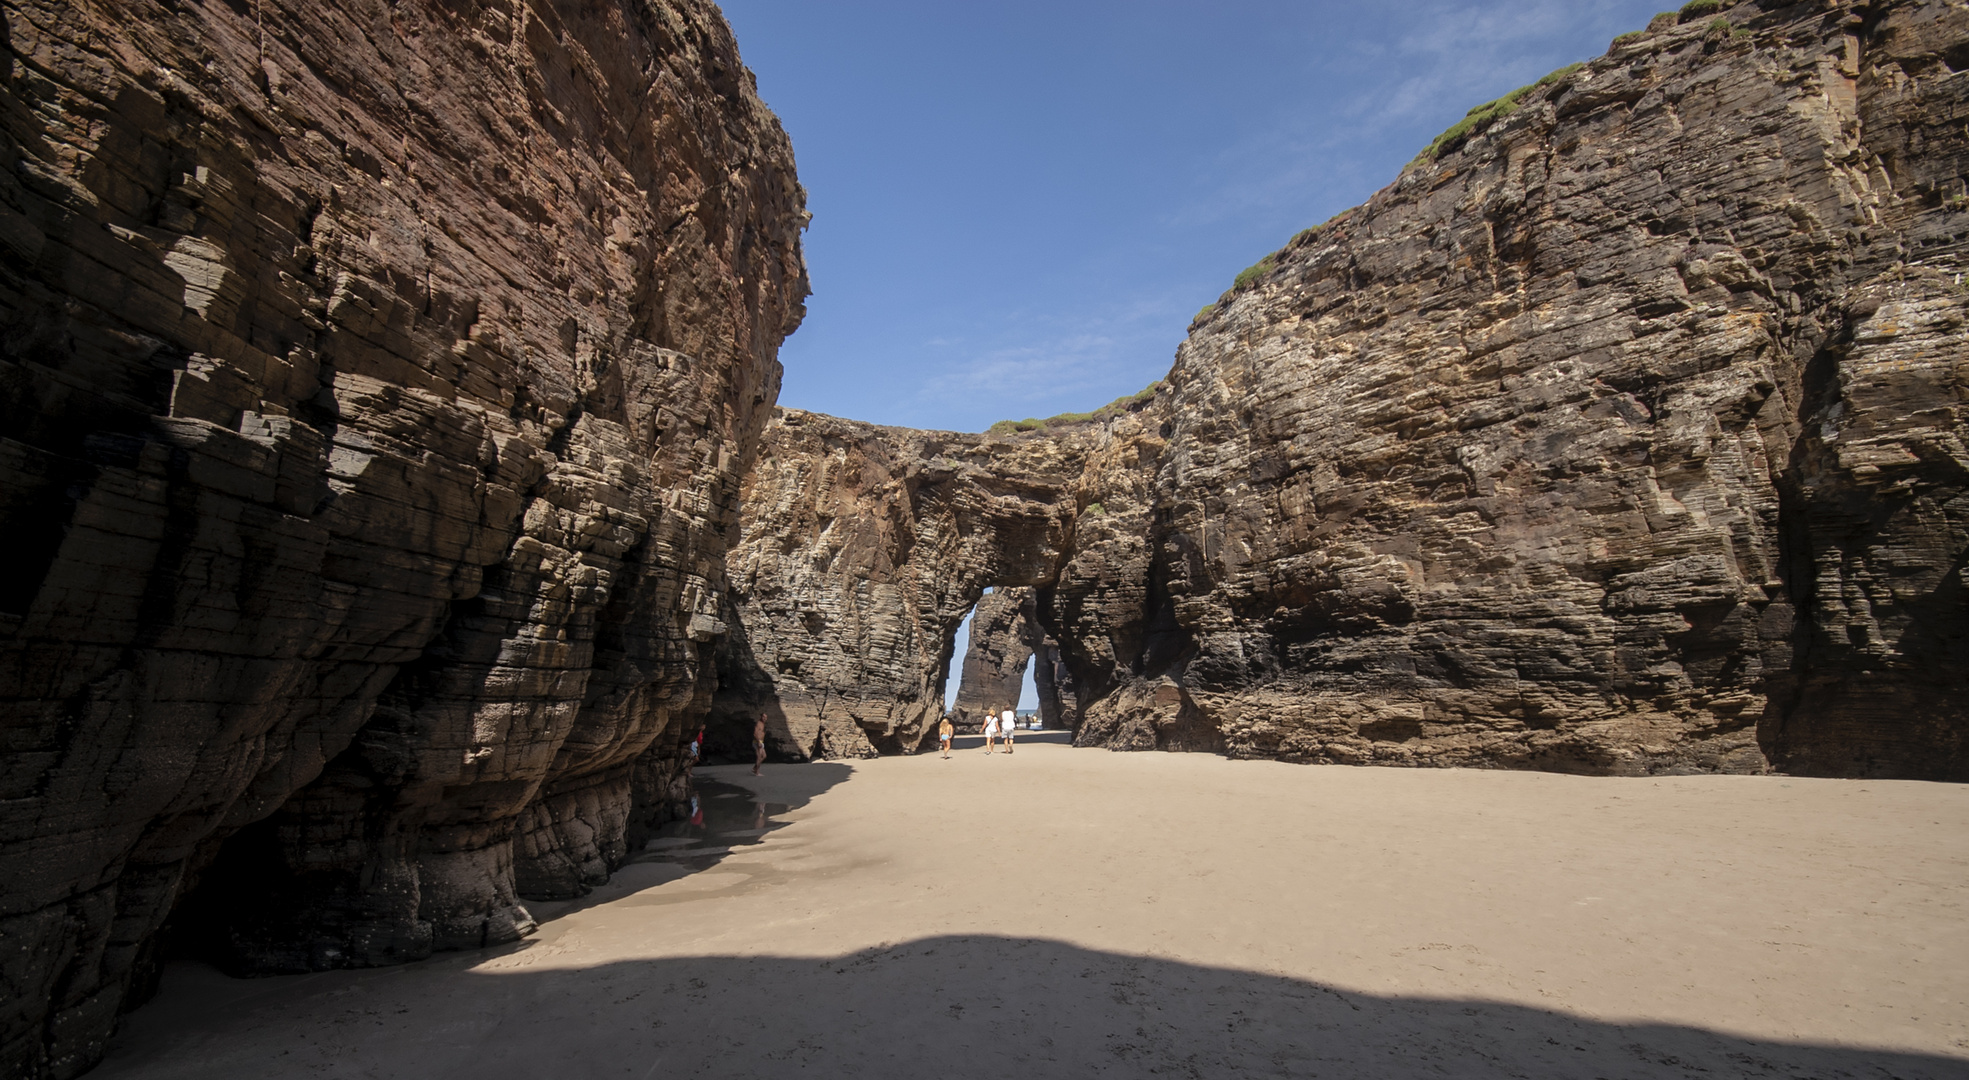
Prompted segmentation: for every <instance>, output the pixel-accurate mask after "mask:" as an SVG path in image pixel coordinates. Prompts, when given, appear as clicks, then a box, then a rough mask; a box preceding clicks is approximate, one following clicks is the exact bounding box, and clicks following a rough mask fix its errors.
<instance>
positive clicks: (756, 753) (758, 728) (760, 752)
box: [752, 713, 766, 776]
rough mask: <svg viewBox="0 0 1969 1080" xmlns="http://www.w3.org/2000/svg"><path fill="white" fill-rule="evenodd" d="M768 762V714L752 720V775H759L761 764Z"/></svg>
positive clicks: (761, 714)
mask: <svg viewBox="0 0 1969 1080" xmlns="http://www.w3.org/2000/svg"><path fill="white" fill-rule="evenodd" d="M765 763H766V714H765V713H760V714H759V719H757V720H754V721H753V722H752V775H754V776H757V775H759V766H761V765H764V764H765Z"/></svg>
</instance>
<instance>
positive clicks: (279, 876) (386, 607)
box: [0, 0, 806, 1076]
mask: <svg viewBox="0 0 1969 1080" xmlns="http://www.w3.org/2000/svg"><path fill="white" fill-rule="evenodd" d="M6 18H7V34H8V36H7V39H6V42H5V48H6V50H7V55H6V59H7V61H8V75H7V83H6V88H5V92H4V94H0V115H3V116H4V146H3V147H0V149H3V150H4V154H5V158H6V165H7V168H6V169H4V170H0V385H4V388H5V389H4V398H0V402H4V405H3V406H0V407H4V410H5V411H4V414H0V416H4V419H0V535H4V536H5V538H6V541H5V542H6V544H7V546H8V560H7V562H8V573H7V575H6V580H5V584H4V586H0V658H3V660H0V700H4V702H5V704H4V706H0V707H4V709H5V713H6V716H5V721H4V722H5V725H6V728H7V731H8V733H9V735H8V738H9V744H8V747H7V751H8V756H7V759H6V762H7V771H6V773H5V780H4V785H5V786H4V794H0V861H4V863H5V865H6V866H7V867H8V874H7V875H6V879H5V881H4V883H3V884H0V935H4V937H5V939H6V941H7V943H8V948H7V950H6V955H5V956H4V957H0V1002H4V1004H0V1063H4V1069H5V1071H6V1072H7V1074H8V1075H10V1076H38V1075H54V1076H68V1075H73V1074H75V1073H76V1072H79V1071H80V1070H82V1069H84V1068H86V1067H87V1065H88V1064H89V1063H91V1062H92V1061H93V1060H94V1059H95V1057H96V1056H97V1055H98V1054H99V1053H100V1048H101V1043H102V1040H103V1038H104V1037H106V1035H107V1034H108V1032H109V1030H110V1027H111V1025H112V1022H113V1019H114V1016H115V1014H116V1012H117V1010H118V1009H119V1008H120V1007H121V1006H122V1005H123V1004H124V1001H125V998H126V993H127V992H128V991H129V990H130V987H131V984H132V980H133V978H136V977H137V976H138V974H139V973H140V972H141V970H142V969H143V968H144V966H145V964H144V957H145V955H146V951H147V950H148V949H149V948H150V947H151V945H152V943H153V941H154V939H155V937H156V931H157V929H158V927H159V926H160V924H161V923H162V922H163V920H164V919H165V918H166V916H167V913H169V912H170V911H171V910H172V907H173V905H174V903H175V902H176V900H177V899H178V897H179V896H180V894H181V893H182V892H183V891H184V890H185V889H186V888H187V886H188V884H189V882H190V881H191V880H192V879H194V878H196V877H197V876H199V874H200V872H201V870H205V871H207V873H206V877H207V878H208V879H210V880H212V881H215V882H222V883H224V884H225V885H227V886H228V888H226V889H220V890H213V891H215V892H217V893H220V894H223V899H224V901H225V902H223V903H221V902H218V901H217V900H215V901H214V903H212V904H210V905H207V906H205V907H204V908H203V909H202V910H201V911H199V912H198V915H199V918H200V920H201V921H202V922H203V923H204V924H205V925H206V926H207V928H208V929H211V930H212V931H213V932H214V933H215V934H216V935H218V936H219V937H220V938H221V939H222V940H223V941H225V942H226V943H227V944H228V946H229V948H230V949H231V950H232V952H233V954H234V957H235V959H236V961H237V962H238V963H240V964H242V965H243V966H247V967H252V968H255V969H259V970H267V969H273V970H296V969H303V970H304V969H308V968H320V967H332V966H338V965H349V964H375V963H386V962H391V961H396V960H403V959H409V958H413V957H417V956H421V955H426V954H428V953H429V952H430V951H431V950H432V949H437V948H450V947H458V946H465V945H473V946H475V945H478V944H481V943H483V942H490V941H499V940H504V939H508V938H510V937H512V936H515V935H517V934H520V933H523V932H525V930H526V929H527V928H528V926H529V925H530V920H529V919H528V918H527V916H526V914H525V911H524V908H523V907H522V906H521V904H520V902H519V897H520V895H522V894H528V895H544V896H558V895H568V894H571V893H573V892H578V891H580V890H581V889H583V888H585V887H586V885H587V884H589V883H592V882H594V881H596V880H599V879H600V878H601V877H603V876H605V875H606V873H607V872H608V870H609V868H610V867H611V866H612V864H613V860H615V859H617V858H619V857H620V855H621V853H622V850H623V845H624V844H625V842H626V841H625V835H626V834H632V833H633V830H634V829H635V827H636V825H637V823H638V822H639V821H647V820H648V819H649V818H651V817H652V816H654V815H660V814H661V813H662V803H663V802H664V801H665V800H667V799H671V798H675V797H677V796H679V795H681V791H680V790H679V789H678V781H679V777H678V773H677V769H676V766H675V763H674V759H675V744H676V742H677V740H678V739H680V738H681V732H682V729H683V727H684V726H685V722H684V720H683V715H684V714H685V713H687V712H689V710H691V709H692V708H693V707H694V703H695V707H696V708H698V709H700V710H701V709H703V708H705V707H707V706H708V702H709V690H708V687H706V686H705V685H704V679H705V678H706V676H708V675H709V645H710V643H711V642H712V641H713V640H715V638H716V636H717V630H718V626H719V621H718V619H717V618H716V615H717V612H718V610H719V607H720V605H721V604H722V602H723V581H724V574H723V558H724V553H725V548H726V545H727V536H728V535H729V532H730V527H731V526H732V525H733V524H734V514H735V505H734V500H735V497H736V495H737V491H738V482H739V478H740V476H741V474H742V472H743V471H744V468H745V466H746V464H747V462H748V460H749V458H750V456H751V454H752V452H753V449H754V445H755V442H756V437H757V433H758V431H759V428H760V427H761V425H762V424H763V423H764V420H765V417H766V411H767V410H768V409H769V408H770V406H771V403H772V401H773V398H774V397H775V395H776V393H777V387H778V374H779V368H778V363H777V360H776V359H775V354H776V350H777V347H778V344H779V342H780V340H781V339H782V338H783V337H784V335H785V334H786V333H788V332H790V331H791V329H792V328H793V327H794V326H795V325H797V323H798V320H799V318H800V315H801V312H802V308H801V303H802V300H803V298H804V296H805V294H806V281H805V271H804V266H803V263H802V260H801V255H800V249H799V231H800V229H801V227H802V226H803V223H804V221H805V212H804V210H803V208H802V201H803V197H804V196H803V192H802V191H801V190H800V188H799V186H798V184H797V182H796V180H795V177H794V173H793V161H792V154H791V150H790V148H789V146H788V143H787V140H786V138H785V135H784V133H783V132H782V131H781V130H780V128H779V125H778V123H777V122H776V121H775V120H774V119H773V117H772V116H771V114H770V113H769V112H768V111H767V110H766V109H765V108H764V106H763V105H761V104H760V102H759V101H758V99H757V97H756V95H755V93H754V90H753V88H752V83H751V78H750V76H749V74H748V73H747V72H746V71H745V70H744V68H743V67H742V66H741V64H740V62H739V58H738V54H737V50H736V47H735V46H734V44H733V42H732V39H731V35H730V31H729V30H728V28H727V27H726V26H725V24H724V22H723V20H722V18H721V17H720V15H719V14H718V12H717V11H716V9H715V8H714V7H713V6H712V5H711V4H709V3H700V2H696V0H657V2H653V3H602V4H598V5H587V6H570V5H547V6H545V7H542V6H539V5H534V6H509V5H504V4H497V3H494V4H489V5H466V6H463V7H460V6H457V5H444V4H430V3H419V2H416V0H410V2H405V3H394V4H387V5H385V4H370V3H364V2H330V3H325V4H294V3H283V2H280V0H269V2H267V3H257V4H253V5H238V6H227V5H223V4H216V5H190V6H178V7H171V6H159V5H155V4H148V3H143V2H136V0H131V2H124V0H79V2H77V0H61V2H58V3H37V2H35V0H9V3H8V4H7V7H6ZM638 795H640V801H638V798H637V796H638ZM228 838H230V840H228ZM222 842H223V844H222ZM208 868H209V869H208Z"/></svg>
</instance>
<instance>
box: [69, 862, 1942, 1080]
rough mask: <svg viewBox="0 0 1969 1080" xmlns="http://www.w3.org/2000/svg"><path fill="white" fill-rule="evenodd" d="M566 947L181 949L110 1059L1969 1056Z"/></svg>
mask: <svg viewBox="0 0 1969 1080" xmlns="http://www.w3.org/2000/svg"><path fill="white" fill-rule="evenodd" d="M629 902H630V903H634V902H635V901H634V899H631V900H630V901H629ZM1035 918H1038V916H1035ZM584 932H587V931H586V928H584ZM556 951H557V950H556V949H554V947H553V944H552V943H551V942H545V943H535V944H531V945H529V944H521V945H517V946H509V947H506V948H504V949H493V950H485V951H483V952H481V953H479V954H477V955H476V956H466V957H456V958H452V959H448V960H432V961H426V962H423V963H420V964H416V965H411V966H409V967H406V968H398V969H394V970H393V971H391V972H334V973H330V974H327V975H323V976H316V977H313V979H312V980H311V979H309V977H305V976H302V977H288V978H283V979H280V980H267V981H264V982H263V983H261V984H259V985H258V986H256V988H255V992H251V993H242V992H241V991H240V990H239V989H238V987H239V984H237V983H232V982H230V981H229V980H224V979H222V978H216V977H215V974H214V973H212V972H210V971H209V969H201V968H196V967H187V966H180V967H177V968H174V969H173V970H172V971H171V972H170V973H169V974H168V975H167V978H166V980H165V986H164V991H163V993H162V994H160V995H159V998H158V999H157V1001H156V1002H155V1003H154V1004H152V1005H150V1006H148V1007H146V1008H145V1009H143V1010H141V1011H139V1012H137V1013H135V1014H133V1015H132V1016H130V1017H129V1018H128V1021H127V1023H126V1025H125V1029H124V1030H123V1031H122V1032H121V1033H119V1034H118V1036H117V1037H116V1040H115V1041H114V1043H113V1044H112V1047H111V1050H110V1054H109V1057H108V1059H107V1060H106V1061H105V1063H104V1065H103V1067H102V1069H101V1070H100V1071H99V1072H98V1073H97V1074H96V1075H97V1076H99V1077H104V1078H111V1077H134V1076H142V1077H149V1078H154V1080H170V1078H178V1077H184V1078H190V1077H197V1078H200V1080H224V1078H229V1077H253V1078H256V1080H257V1078H263V1077H285V1076H301V1075H332V1076H378V1077H387V1076H406V1077H409V1076H414V1077H420V1078H427V1077H428V1078H436V1077H469V1078H471V1080H505V1078H522V1077H525V1078H533V1077H550V1076H626V1077H654V1076H694V1077H757V1076H783V1075H790V1074H792V1073H796V1072H797V1073H799V1074H801V1075H807V1076H826V1077H833V1076H838V1077H897V1078H903V1077H907V1078H911V1080H914V1078H917V1077H923V1076H942V1077H991V1078H994V1080H996V1078H1000V1077H1006V1076H1074V1077H1080V1076H1090V1075H1097V1074H1100V1075H1114V1076H1146V1075H1165V1076H1181V1077H1213V1078H1214V1077H1245V1076H1292V1077H1375V1078H1407V1077H1418V1078H1419V1077H1442V1076H1456V1077H1478V1078H1489V1077H1498V1078H1503V1077H1554V1078H1559V1077H1564V1078H1568V1080H1570V1078H1576V1077H1607V1078H1621V1080H1667V1078H1678V1080H1679V1078H1693V1077H1698V1076H1701V1077H1719V1076H1728V1077H1786V1078H1826V1080H1832V1078H1854V1080H1859V1078H1879V1080H1886V1078H1889V1077H1895V1078H1901V1080H1940V1078H1963V1077H1969V1058H1964V1057H1944V1056H1937V1055H1932V1054H1923V1053H1908V1052H1899V1051H1892V1050H1878V1049H1867V1048H1864V1047H1853V1046H1834V1045H1825V1044H1814V1043H1805V1042H1790V1041H1784V1040H1775V1039H1760V1038H1748V1037H1743V1036H1738V1035H1731V1034H1725V1033H1722V1032H1718V1031H1713V1030H1709V1029H1705V1028H1701V1027H1696V1026H1685V1025H1678V1024H1665V1023H1632V1024H1624V1023H1611V1022H1606V1021H1600V1020H1593V1019H1587V1018H1584V1017H1580V1016H1576V1015H1572V1014H1569V1013H1564V1012H1558V1011H1554V1010H1549V1009H1541V1008H1532V1007H1528V1006H1524V1005H1518V1004H1508V1003H1502V1002H1495V1001H1485V1000H1475V999H1456V998H1437V997H1421V996H1415V997H1410V996H1388V995H1378V994H1369V993H1359V992H1355V991H1353V990H1349V989H1346V988H1344V987H1338V986H1332V985H1328V984H1324V983H1320V982H1315V981H1309V980H1304V979H1296V978H1288V977H1283V976H1277V975H1268V974H1263V973H1259V972H1252V971H1246V970H1240V969H1234V968H1225V967H1212V966H1207V965H1201V964H1192V963H1185V962H1181V961H1177V960H1172V959H1164V958H1158V957H1150V956H1136V955H1128V954H1123V953H1115V952H1106V951H1101V950H1096V949H1087V948H1082V947H1079V946H1076V945H1072V944H1068V943H1065V942H1061V941H1055V940H1048V939H1046V938H1042V937H1037V936H1034V937H999V936H990V935H944V936H936V937H923V938H917V939H914V940H908V941H903V942H901V943H899V944H895V945H884V946H880V947H876V948H872V949H862V950H859V951H855V952H850V953H845V954H839V955H818V956H809V957H786V956H734V955H713V956H697V957H681V958H673V959H649V960H624V961H618V962H614V963H607V964H600V965H595V966H587V967H559V968H556V967H555V966H554V964H553V960H554V955H553V954H554V953H555V952H556ZM530 952H531V953H533V954H534V955H533V956H531V957H530V956H529V953H530ZM529 961H534V963H537V966H531V965H530V963H529Z"/></svg>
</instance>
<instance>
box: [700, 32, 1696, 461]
mask: <svg viewBox="0 0 1969 1080" xmlns="http://www.w3.org/2000/svg"><path fill="white" fill-rule="evenodd" d="M1663 4H1664V0H1646V2H1642V3H1636V2H1632V0H1515V2H1493V3H1477V2H1455V0H1382V2H1378V3H1360V2H1358V0H1350V2H1346V3H1325V2H1311V3H1289V2H1271V3H1257V2H1245V0H1213V2H1210V3H1185V2H1175V0H1128V2H1096V0H1084V2H1083V0H1047V2H1040V3H1029V2H1025V0H973V2H970V3H962V4H959V3H940V2H935V0H727V2H725V3H724V5H723V7H724V11H725V14H726V16H727V17H728V18H729V19H730V20H731V22H732V25H733V27H734V28H735V30H736V31H737V34H738V42H739V50H740V52H741V54H742V55H743V56H744V58H745V62H746V64H747V65H748V66H750V67H751V68H752V70H753V71H754V72H755V73H756V74H757V75H758V79H759V92H760V95H761V96H762V97H764V98H765V100H766V102H767V104H769V105H771V106H772V108H773V110H774V111H775V112H777V113H778V114H779V116H780V119H781V120H782V121H783V122H784V123H785V125H786V129H787V131H788V132H789V133H790V134H791V135H792V138H793V148H794V153H795V155H796V156H797V158H798V162H799V170H800V178H801V181H802V182H803V183H804V184H805V185H806V187H807V191H808V195H809V198H808V208H809V209H811V210H812V211H813V214H814V220H813V225H812V227H811V228H810V229H809V230H808V233H807V237H806V250H807V261H808V266H809V268H810V271H811V273H812V277H813V284H814V295H813V297H812V298H811V299H810V300H809V301H808V315H807V320H806V324H805V325H804V326H803V327H802V328H801V329H800V331H799V332H798V333H796V334H794V335H793V337H792V338H790V339H788V341H787V343H786V345H785V347H784V348H783V349H782V350H781V352H780V359H781V360H782V361H783V362H784V364H785V366H786V380H785V384H784V388H783V390H782V392H781V394H780V403H781V404H784V405H791V406H796V407H799V408H803V409H815V410H819V411H822V412H828V413H834V414H836V415H839V416H846V417H852V418H854V419H858V420H871V421H875V422H878V423H885V424H902V425H907V426H910V427H920V428H949V429H955V430H960V431H978V430H982V429H983V428H984V427H985V426H986V425H988V424H990V423H991V422H992V421H994V420H1000V419H1008V418H1013V419H1016V418H1019V417H1025V416H1048V415H1051V414H1053V413H1059V412H1068V411H1083V410H1087V409H1092V408H1095V407H1097V406H1100V405H1102V404H1105V403H1106V402H1108V401H1110V400H1113V399H1114V398H1116V397H1119V396H1120V395H1122V394H1127V393H1133V392H1134V391H1136V390H1139V389H1141V388H1142V387H1143V386H1146V385H1147V384H1148V383H1150V382H1152V381H1154V380H1155V379H1157V378H1160V377H1161V376H1162V375H1163V374H1164V373H1165V372H1167V371H1168V370H1169V365H1170V361H1171V359H1172V358H1173V355H1174V353H1175V349H1176V346H1177V344H1178V343H1179V342H1181V341H1182V339H1183V335H1184V333H1185V331H1186V330H1187V328H1188V326H1189V320H1190V317H1191V316H1192V315H1194V314H1195V313H1196V310H1197V309H1198V308H1200V307H1202V306H1203V305H1204V304H1206V303H1208V302H1210V301H1211V300H1214V299H1215V298H1216V297H1217V295H1218V294H1219V293H1220V292H1222V291H1223V290H1224V289H1225V288H1226V287H1227V286H1228V285H1229V284H1230V281H1231V278H1232V277H1233V276H1234V275H1236V273H1237V272H1238V271H1239V270H1241V269H1243V268H1244V267H1245V266H1248V265H1250V264H1251V263H1253V262H1256V261H1257V260H1258V259H1259V258H1260V257H1261V256H1263V255H1264V254H1265V253H1266V252H1268V251H1271V250H1273V249H1274V248H1276V247H1278V246H1279V245H1280V244H1282V243H1284V242H1285V240H1286V239H1287V238H1289V237H1290V236H1291V235H1292V234H1293V233H1295V232H1297V231H1299V230H1300V229H1303V228H1305V227H1306V226H1308V225H1314V224H1318V223H1319V222H1321V221H1324V220H1326V219H1327V218H1329V217H1331V216H1333V215H1334V214H1336V213H1338V212H1340V211H1341V210H1344V209H1346V208H1347V207H1349V206H1353V205H1356V204H1357V203H1360V202H1362V201H1363V200H1365V199H1366V198H1367V197H1368V196H1369V195H1370V194H1372V193H1373V192H1374V191H1375V190H1376V189H1378V188H1380V187H1382V186H1383V185H1385V184H1387V183H1388V182H1389V181H1391V180H1393V179H1394V178H1395V176H1396V175H1397V174H1398V173H1399V172H1400V171H1401V167H1402V165H1403V164H1404V163H1406V162H1407V161H1408V160H1409V159H1410V158H1412V157H1414V156H1415V153H1416V151H1418V150H1420V149H1421V148H1422V147H1423V146H1424V145H1426V144H1427V143H1428V141H1429V140H1430V139H1431V138H1433V137H1434V136H1435V135H1436V134H1437V133H1438V132H1440V131H1441V130H1443V129H1444V128H1446V127H1448V126H1449V125H1450V124H1452V123H1454V122H1455V121H1456V120H1458V119H1459V118H1461V117H1462V116H1463V114H1464V112H1465V111H1467V110H1468V109H1469V108H1470V106H1472V105H1476V104H1478V103H1480V102H1483V101H1487V100H1489V99H1491V98H1494V97H1496V96H1498V95H1500V94H1502V93H1504V92H1506V91H1509V90H1511V89H1513V88H1514V87H1517V86H1521V85H1523V84H1524V83H1527V82H1530V81H1532V80H1533V79H1536V78H1538V77H1539V76H1541V75H1543V74H1545V73H1546V72H1548V71H1551V70H1553V69H1554V68H1558V67H1562V66H1564V65H1566V64H1568V63H1571V62H1573V61H1575V60H1584V59H1587V58H1589V57H1593V56H1597V55H1599V54H1601V53H1603V52H1605V51H1606V47H1607V43H1608V41H1610V40H1611V39H1612V37H1613V36H1614V35H1615V34H1617V33H1621V32H1624V31H1627V30H1634V29H1639V28H1640V27H1642V26H1643V25H1645V24H1646V23H1647V20H1648V18H1649V17H1650V16H1651V15H1652V14H1653V13H1654V12H1655V11H1657V10H1659V9H1660V7H1662V6H1663Z"/></svg>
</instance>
